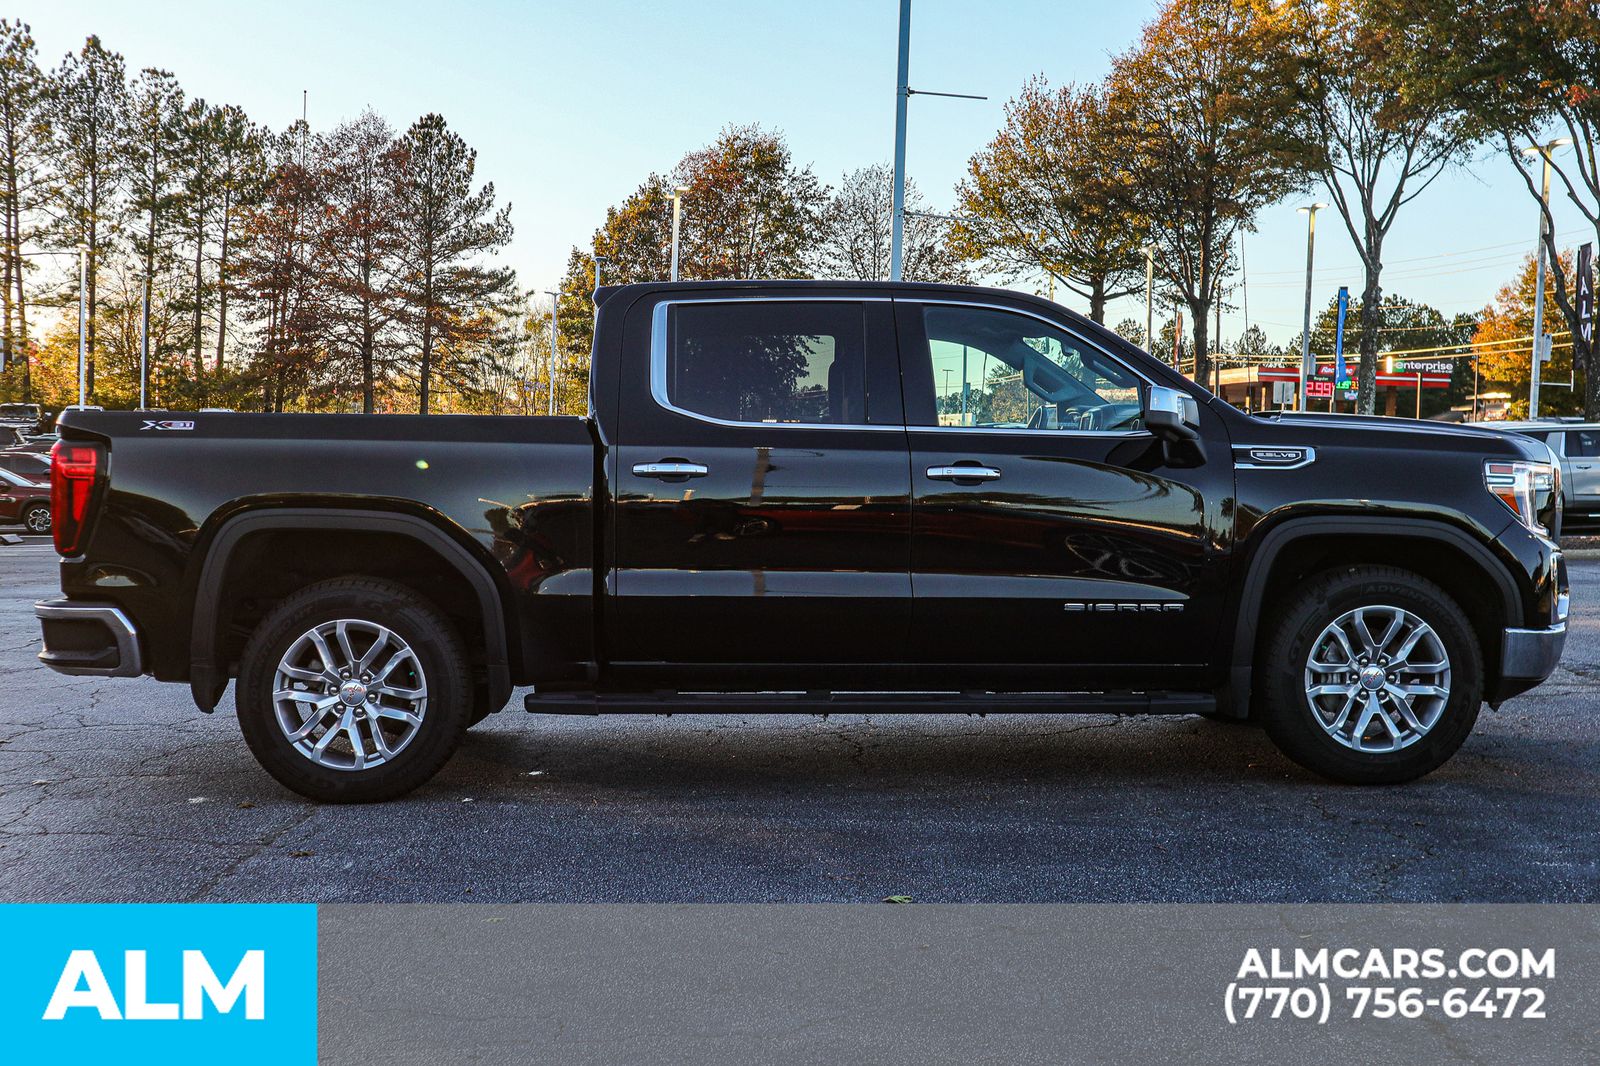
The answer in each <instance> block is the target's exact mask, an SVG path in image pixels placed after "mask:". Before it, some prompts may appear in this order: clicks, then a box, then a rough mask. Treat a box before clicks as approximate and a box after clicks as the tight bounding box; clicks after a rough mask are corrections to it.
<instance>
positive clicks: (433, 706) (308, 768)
mask: <svg viewBox="0 0 1600 1066" xmlns="http://www.w3.org/2000/svg"><path fill="white" fill-rule="evenodd" d="M236 698H237V705H238V713H239V727H240V729H241V731H242V732H243V733H244V738H245V741H246V743H248V744H249V745H250V750H251V751H252V752H253V753H254V754H255V756H256V758H257V759H258V760H259V761H260V763H261V765H262V766H263V767H264V768H265V769H266V770H267V772H268V773H270V774H271V775H272V776H273V777H274V778H276V779H277V780H278V782H279V783H280V784H282V785H284V786H285V787H286V788H289V789H292V790H293V791H295V792H298V793H300V794H301V795H302V796H307V797H310V798H311V799H316V800H323V801H326V802H332V803H362V802H369V801H373V800H385V799H392V798H394V797H396V796H400V795H404V794H405V793H407V792H410V791H411V790H412V789H414V788H416V787H417V786H418V785H421V784H422V783H423V782H425V781H427V780H428V779H429V778H431V777H432V776H433V775H434V774H435V773H437V772H438V771H439V768H440V767H442V766H443V765H444V764H445V762H446V760H448V759H449V758H450V756H451V755H452V754H453V753H454V752H455V750H456V748H457V747H458V746H459V745H460V743H461V738H462V735H463V734H464V733H465V732H466V728H467V721H468V715H469V713H470V712H471V709H472V681H471V673H470V670H469V667H468V664H467V657H466V652H465V650H464V648H463V647H462V644H461V640H460V638H459V637H458V636H457V635H456V632H455V630H454V628H453V627H452V626H451V625H450V622H449V620H448V619H446V618H445V617H444V616H443V615H441V614H440V613H439V612H438V610H437V609H436V608H434V607H433V605H432V604H430V603H428V602H427V601H426V600H424V599H422V598H421V597H419V596H418V595H417V594H416V593H414V592H412V591H411V590H410V589H408V588H406V587H404V586H402V585H398V584H394V583H392V582H388V581H378V580H372V579H366V578H341V579H337V580H333V581H323V582H320V583H318V584H315V585H312V586H310V587H309V588H306V589H303V590H301V591H300V592H298V593H296V594H295V595H294V596H291V597H289V598H288V599H286V600H284V601H283V602H282V603H280V604H279V605H278V606H277V607H275V608H274V609H273V610H272V611H271V612H270V613H269V614H268V615H267V617H266V618H264V619H262V621H261V623H260V625H258V626H257V627H256V631H255V633H254V634H253V635H252V636H251V638H250V642H249V644H248V645H247V646H246V647H245V651H244V656H243V659H242V661H241V664H240V668H239V683H238V686H237V690H236Z"/></svg>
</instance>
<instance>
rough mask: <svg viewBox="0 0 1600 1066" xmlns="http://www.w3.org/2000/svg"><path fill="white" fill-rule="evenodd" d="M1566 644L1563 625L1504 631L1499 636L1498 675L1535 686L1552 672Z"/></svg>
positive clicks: (1563, 623) (1529, 686) (1564, 624)
mask: <svg viewBox="0 0 1600 1066" xmlns="http://www.w3.org/2000/svg"><path fill="white" fill-rule="evenodd" d="M1566 643H1567V623H1566V622H1562V623H1560V624H1559V625H1553V626H1551V627H1550V628H1549V629H1507V630H1504V631H1503V632H1502V634H1501V637H1500V676H1501V677H1503V678H1505V679H1506V680H1508V681H1509V680H1513V679H1514V680H1516V681H1531V682H1532V683H1533V684H1535V685H1536V684H1538V683H1539V682H1541V681H1543V680H1544V679H1545V678H1547V677H1549V676H1550V675H1551V674H1552V673H1554V672H1555V668H1556V664H1557V663H1559V662H1560V661H1561V649H1562V648H1563V647H1564V646H1565V645H1566ZM1525 687H1527V688H1531V687H1532V685H1527V686H1525Z"/></svg>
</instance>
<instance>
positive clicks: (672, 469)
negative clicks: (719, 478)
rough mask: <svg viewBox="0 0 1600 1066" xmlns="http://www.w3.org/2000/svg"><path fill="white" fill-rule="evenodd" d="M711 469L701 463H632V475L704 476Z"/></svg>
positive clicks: (663, 476)
mask: <svg viewBox="0 0 1600 1066" xmlns="http://www.w3.org/2000/svg"><path fill="white" fill-rule="evenodd" d="M710 472H711V471H709V470H707V469H706V468H705V464H703V463H684V462H669V463H668V462H664V463H634V464H633V476H634V477H662V478H665V477H705V476H706V475H707V474H709V473H710Z"/></svg>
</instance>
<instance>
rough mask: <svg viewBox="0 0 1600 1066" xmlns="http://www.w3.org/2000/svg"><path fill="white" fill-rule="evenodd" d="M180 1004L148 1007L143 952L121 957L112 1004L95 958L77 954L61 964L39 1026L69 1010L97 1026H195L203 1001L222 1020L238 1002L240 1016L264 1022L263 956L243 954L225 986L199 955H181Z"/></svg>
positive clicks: (253, 952)
mask: <svg viewBox="0 0 1600 1066" xmlns="http://www.w3.org/2000/svg"><path fill="white" fill-rule="evenodd" d="M182 970H183V982H182V988H183V997H182V1003H181V1004H179V1003H163V1002H155V1003H152V1002H151V1001H150V997H149V985H148V980H147V974H148V957H147V955H146V953H145V952H144V951H125V952H123V982H122V1002H121V1003H120V1004H119V1003H118V1002H117V997H116V994H115V993H114V992H113V991H112V989H111V982H109V981H108V980H106V974H105V970H104V969H103V968H102V967H101V965H100V958H99V956H98V955H96V954H95V953H94V952H93V951H89V950H84V949H78V950H75V951H72V952H71V953H70V954H68V956H67V963H66V965H65V966H64V967H62V970H61V977H60V978H59V979H58V980H57V981H56V988H55V991H54V992H53V993H51V995H50V1003H49V1005H48V1006H46V1007H45V1010H44V1017H43V1020H44V1021H47V1022H58V1021H62V1020H63V1019H65V1018H66V1017H67V1012H68V1011H71V1010H73V1009H74V1008H78V1009H84V1010H93V1011H97V1012H99V1015H100V1018H101V1020H103V1021H123V1020H126V1021H177V1020H179V1019H180V1018H181V1019H182V1020H183V1021H201V1020H202V1019H204V1018H205V1016H206V1009H205V1008H206V1001H207V1000H210V1001H211V1005H212V1008H213V1011H214V1012H215V1013H217V1014H228V1013H230V1012H232V1011H233V1009H234V1007H235V1006H237V1005H238V1003H239V1001H240V1000H241V999H242V1000H243V1001H244V1016H245V1018H247V1019H249V1020H250V1021H262V1020H264V1019H265V1018H266V999H267V970H266V953H265V952H263V951H261V950H259V949H252V950H249V951H246V952H245V953H244V957H243V958H241V959H240V960H239V964H238V965H237V966H235V967H234V968H233V971H232V973H231V975H230V976H229V977H228V979H227V980H226V981H224V980H222V979H221V978H220V977H218V976H217V972H216V970H215V969H214V968H213V967H212V965H211V962H210V960H208V959H207V958H206V956H205V952H203V951H184V952H183V965H182Z"/></svg>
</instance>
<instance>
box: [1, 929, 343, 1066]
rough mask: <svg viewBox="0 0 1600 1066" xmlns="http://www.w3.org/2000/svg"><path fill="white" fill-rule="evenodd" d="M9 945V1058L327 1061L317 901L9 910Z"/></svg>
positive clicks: (269, 1064)
mask: <svg viewBox="0 0 1600 1066" xmlns="http://www.w3.org/2000/svg"><path fill="white" fill-rule="evenodd" d="M0 944H4V945H5V965H3V966H0V1048H3V1050H0V1062H4V1063H12V1062H17V1063H23V1062H40V1063H55V1062H107V1063H111V1062H115V1063H123V1062H129V1063H132V1062H171V1063H179V1062H196V1063H225V1064H226V1066H314V1064H315V1063H316V1061H317V1027H316V1024H315V1019H316V1017H317V908H316V907H315V906H313V905H311V904H304V903H0ZM269 977H270V978H271V982H270V986H269V983H268V978H269ZM308 1019H309V1020H310V1022H311V1024H307V1021H308Z"/></svg>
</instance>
